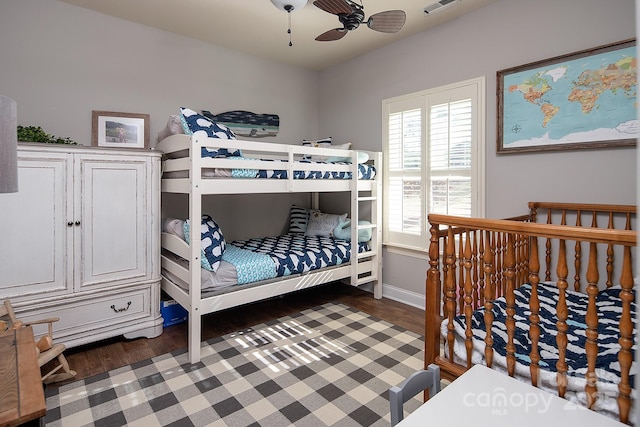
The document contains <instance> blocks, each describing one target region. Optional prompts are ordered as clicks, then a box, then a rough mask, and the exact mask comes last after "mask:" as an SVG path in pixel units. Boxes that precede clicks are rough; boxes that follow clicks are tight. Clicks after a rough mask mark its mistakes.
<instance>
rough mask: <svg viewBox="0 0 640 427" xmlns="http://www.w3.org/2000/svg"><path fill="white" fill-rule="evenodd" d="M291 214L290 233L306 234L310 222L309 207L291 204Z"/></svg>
mask: <svg viewBox="0 0 640 427" xmlns="http://www.w3.org/2000/svg"><path fill="white" fill-rule="evenodd" d="M289 216H290V220H289V233H300V234H304V233H305V232H306V231H307V224H308V223H309V209H307V208H301V207H300V206H296V205H291V209H290V210H289Z"/></svg>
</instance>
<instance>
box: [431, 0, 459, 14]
mask: <svg viewBox="0 0 640 427" xmlns="http://www.w3.org/2000/svg"><path fill="white" fill-rule="evenodd" d="M457 3H460V0H439V1H437V2H435V3H433V4H430V5H429V6H427V7H425V8H424V13H425V14H430V13H436V12H441V11H443V10H445V9H447V8H449V7H451V6H453V5H455V4H457Z"/></svg>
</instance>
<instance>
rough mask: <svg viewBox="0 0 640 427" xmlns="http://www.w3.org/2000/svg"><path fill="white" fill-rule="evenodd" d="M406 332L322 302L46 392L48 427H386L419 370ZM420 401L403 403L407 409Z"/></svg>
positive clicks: (416, 344)
mask: <svg viewBox="0 0 640 427" xmlns="http://www.w3.org/2000/svg"><path fill="white" fill-rule="evenodd" d="M422 350H423V341H422V338H421V337H420V336H419V335H418V334H415V333H413V332H410V331H407V330H405V329H403V328H401V327H398V326H396V325H393V324H391V323H389V322H386V321H382V320H379V319H376V318H373V317H371V316H369V315H368V314H366V313H362V312H360V311H357V310H355V309H352V308H350V307H348V306H345V305H341V304H331V303H329V304H325V305H322V306H319V307H315V308H313V309H309V310H305V311H303V312H301V313H299V314H296V315H292V316H287V317H284V318H281V319H277V320H274V321H271V322H267V323H264V324H260V325H256V326H254V327H252V328H249V329H247V330H243V331H240V332H236V333H233V334H228V335H225V336H223V337H220V338H216V339H213V340H209V341H207V342H203V343H202V353H201V354H202V359H201V361H200V362H199V363H195V364H190V363H189V362H188V355H187V353H186V350H182V351H178V352H174V353H171V354H165V355H162V356H158V357H155V358H153V359H149V360H146V361H143V362H139V363H136V364H134V365H131V366H125V367H123V368H120V369H116V370H113V371H111V372H107V373H105V374H101V375H96V376H94V377H91V378H87V379H85V380H81V381H77V382H74V383H71V384H67V385H64V386H61V387H59V388H55V389H54V388H51V389H49V390H47V415H46V418H45V422H46V425H47V426H83V425H95V426H109V427H112V426H122V425H128V426H144V427H150V426H168V425H172V426H181V427H182V426H289V425H295V426H324V425H331V426H388V425H389V422H390V418H389V401H388V397H387V391H388V389H389V387H391V386H392V385H397V384H399V383H400V382H402V380H403V379H404V378H406V377H407V376H409V375H410V374H411V373H412V372H414V371H416V370H418V369H421V368H422V363H423V359H422V358H423V353H422ZM420 402H421V401H420V397H416V398H414V399H413V400H412V401H410V402H408V403H407V404H406V405H405V408H406V409H407V411H412V410H414V409H415V408H417V407H418V406H419V405H420Z"/></svg>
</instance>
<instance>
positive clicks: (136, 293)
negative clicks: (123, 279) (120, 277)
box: [17, 286, 152, 343]
mask: <svg viewBox="0 0 640 427" xmlns="http://www.w3.org/2000/svg"><path fill="white" fill-rule="evenodd" d="M150 302H151V287H150V286H143V287H137V288H135V289H124V290H122V291H114V292H112V293H109V294H95V295H89V296H87V297H86V298H78V299H75V300H73V301H69V300H65V301H60V303H58V304H56V303H55V302H54V303H53V304H51V305H48V306H46V307H43V308H39V309H37V310H27V311H24V312H20V313H17V315H18V317H19V318H20V319H21V320H23V321H25V322H29V321H30V320H38V319H43V318H50V317H58V318H60V320H59V321H58V322H55V323H54V324H53V327H54V329H53V330H54V338H55V340H56V341H59V342H63V343H64V342H65V337H73V336H76V335H79V334H87V335H90V334H92V331H94V330H96V329H101V330H105V331H107V330H114V329H117V328H119V327H120V326H121V325H122V324H123V323H126V322H129V321H133V320H139V319H144V318H149V317H150V316H151V314H152V312H151V304H150ZM45 332H46V330H45V329H44V327H41V328H38V327H34V333H35V334H36V336H37V335H41V334H43V333H45ZM74 338H76V337H74Z"/></svg>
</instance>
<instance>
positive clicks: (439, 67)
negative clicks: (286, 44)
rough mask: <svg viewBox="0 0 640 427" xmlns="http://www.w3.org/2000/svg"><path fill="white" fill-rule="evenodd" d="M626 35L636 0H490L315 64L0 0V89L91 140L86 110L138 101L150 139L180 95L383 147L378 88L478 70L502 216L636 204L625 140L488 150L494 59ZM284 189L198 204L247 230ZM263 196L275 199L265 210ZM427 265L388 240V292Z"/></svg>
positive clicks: (412, 298) (521, 58) (29, 117)
mask: <svg viewBox="0 0 640 427" xmlns="http://www.w3.org/2000/svg"><path fill="white" fill-rule="evenodd" d="M105 1H106V0H105ZM236 1H237V0H236ZM265 1H266V0H265ZM634 36H635V10H634V2H633V0H607V1H601V0H562V1H560V2H558V1H552V0H498V1H497V2H495V3H492V4H490V5H488V6H487V7H485V8H483V9H481V10H478V11H476V12H473V13H471V14H469V15H467V16H463V17H461V18H459V19H457V20H455V21H453V22H450V23H447V24H444V25H441V26H439V27H436V28H434V29H432V30H430V31H427V32H424V33H421V34H418V35H415V36H413V37H410V38H409V39H406V40H403V41H400V42H398V43H396V44H394V45H391V46H388V47H385V48H382V49H379V50H377V51H374V52H371V53H369V54H366V55H363V56H361V57H358V58H355V59H353V60H351V61H349V62H347V63H345V64H342V65H340V66H336V67H333V68H331V69H329V70H326V71H324V72H313V71H309V70H304V69H300V68H295V67H290V66H286V65H281V64H277V63H274V62H271V61H266V60H262V59H257V58H253V57H250V56H247V55H244V54H241V53H237V52H234V51H230V50H227V49H223V48H220V47H217V46H212V45H208V44H206V43H203V42H200V41H196V40H192V39H188V38H185V37H181V36H177V35H174V34H170V33H167V32H164V31H160V30H156V29H153V28H150V27H146V26H143V25H139V24H134V23H131V22H128V21H124V20H121V19H117V18H112V17H109V16H105V15H101V14H99V13H96V12H93V11H90V10H86V9H83V8H79V7H76V6H72V5H69V4H66V3H60V2H58V1H54V0H0V53H1V55H2V60H1V61H0V93H1V94H3V95H6V96H9V97H12V98H14V99H15V100H16V101H17V103H18V123H19V124H21V125H38V126H42V127H43V128H44V129H45V131H47V132H49V133H52V134H55V135H58V136H63V137H66V136H68V137H71V138H72V139H75V140H78V141H80V142H81V143H82V144H84V145H91V111H92V110H107V111H121V112H135V113H149V114H150V115H151V137H152V141H155V135H156V134H157V132H158V130H159V129H160V128H161V127H162V126H163V125H164V123H165V122H166V118H167V116H168V115H169V114H175V113H176V111H177V108H178V107H180V106H182V105H184V106H189V107H191V108H194V109H209V110H211V111H213V112H222V111H227V110H233V109H243V110H251V111H254V112H264V113H277V114H279V115H280V118H281V127H280V133H279V134H278V137H277V138H274V139H265V141H267V140H268V141H275V142H283V143H284V142H286V143H296V142H297V141H299V140H301V139H303V138H317V137H324V136H327V135H328V136H332V137H333V138H334V140H335V141H339V142H343V141H353V143H354V147H355V148H357V149H371V150H380V149H381V147H382V143H381V135H380V134H381V129H382V124H381V120H382V114H381V105H382V104H381V101H382V99H384V98H388V97H393V96H397V95H402V94H406V93H410V92H414V91H418V90H423V89H428V88H432V87H436V86H440V85H444V84H448V83H452V82H457V81H460V80H464V79H468V78H472V77H478V76H486V81H487V94H488V95H487V111H486V113H487V122H486V129H487V135H486V141H487V151H486V155H487V170H486V182H487V194H486V200H485V203H486V207H487V215H488V216H490V217H501V216H506V215H511V214H515V213H519V212H522V210H523V209H524V208H525V206H526V202H527V201H529V200H534V199H537V200H542V199H544V200H572V201H593V202H611V203H635V196H636V185H635V180H634V174H635V170H636V162H635V156H636V150H635V149H616V150H597V151H571V152H569V151H567V152H562V153H551V154H544V153H543V154H540V153H536V154H520V155H509V156H496V154H495V139H496V130H495V122H496V114H495V110H496V106H495V96H494V95H493V94H494V93H495V73H496V71H497V70H500V69H503V68H508V67H512V66H516V65H520V64H525V63H527V62H531V61H536V60H540V59H545V58H549V57H552V56H556V55H561V54H566V53H570V52H574V51H577V50H581V49H586V48H590V47H595V46H599V45H602V44H606V43H610V42H614V41H618V40H622V39H625V38H631V37H634ZM265 76H268V81H269V83H268V84H267V85H265V84H264V82H265V80H267V79H266V78H265ZM152 145H153V144H152ZM523 171H535V173H533V174H531V176H525V175H524V173H523ZM274 199H275V200H274ZM166 200H167V201H168V202H169V203H168V207H167V208H166V209H165V210H166V211H165V214H167V213H171V214H174V215H176V216H179V215H183V212H185V210H186V203H185V202H184V201H183V200H179V199H178V200H176V198H173V199H166ZM292 201H294V202H298V203H306V202H307V198H306V196H297V197H289V196H278V197H276V196H260V197H256V198H250V199H248V198H246V197H245V198H240V197H235V196H229V197H228V198H225V199H223V200H222V202H218V203H216V204H213V203H209V204H208V205H205V210H206V211H208V212H210V213H212V214H213V215H214V217H216V219H218V221H219V222H220V223H221V226H222V227H223V230H225V231H226V234H227V237H228V238H244V237H248V236H251V235H256V234H261V233H264V232H268V233H271V232H273V233H278V232H280V231H282V228H283V227H285V225H286V215H287V212H288V208H289V203H290V202H292ZM266 204H269V205H270V206H274V207H275V208H274V211H271V212H269V214H268V215H265V211H264V209H262V207H263V206H264V205H266ZM228 208H231V209H228ZM337 209H338V208H337V207H336V210H337ZM253 211H259V212H260V215H259V216H257V217H256V216H254V215H253V214H252V213H251V212H253ZM231 212H234V213H233V216H232V214H231ZM238 212H240V213H238ZM184 215H186V214H184ZM238 217H241V220H238ZM425 269H426V262H425V260H424V259H421V258H414V257H407V256H401V255H398V254H393V253H388V252H387V251H385V258H384V282H385V289H389V290H390V291H389V292H387V291H385V293H387V294H389V293H391V294H392V296H394V297H396V298H400V299H405V300H407V301H409V302H412V303H415V304H418V305H419V304H421V303H422V302H421V298H420V296H421V294H423V285H424V275H425Z"/></svg>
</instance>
